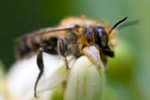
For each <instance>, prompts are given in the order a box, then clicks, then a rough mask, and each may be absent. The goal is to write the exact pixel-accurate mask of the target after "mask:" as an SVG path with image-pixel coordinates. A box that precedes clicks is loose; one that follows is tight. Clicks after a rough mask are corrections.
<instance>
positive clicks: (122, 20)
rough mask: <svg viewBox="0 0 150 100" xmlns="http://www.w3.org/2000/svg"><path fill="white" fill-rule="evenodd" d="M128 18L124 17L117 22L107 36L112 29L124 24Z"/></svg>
mask: <svg viewBox="0 0 150 100" xmlns="http://www.w3.org/2000/svg"><path fill="white" fill-rule="evenodd" d="M127 18H128V17H124V18H123V19H121V20H120V21H118V22H117V23H116V24H115V25H114V26H113V27H112V28H111V29H110V31H109V32H108V34H110V33H111V32H112V30H113V29H115V28H116V27H117V26H118V25H119V24H120V23H122V22H124V21H125V20H126V19H127Z"/></svg>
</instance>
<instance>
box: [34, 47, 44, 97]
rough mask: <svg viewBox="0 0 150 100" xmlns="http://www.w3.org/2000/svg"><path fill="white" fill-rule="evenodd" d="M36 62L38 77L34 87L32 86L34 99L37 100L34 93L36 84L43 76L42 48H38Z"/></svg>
mask: <svg viewBox="0 0 150 100" xmlns="http://www.w3.org/2000/svg"><path fill="white" fill-rule="evenodd" d="M36 62H37V65H38V68H39V70H40V72H39V74H38V77H37V79H36V82H35V86H34V97H35V98H37V97H38V96H37V93H36V89H37V85H38V82H39V80H40V78H41V76H42V74H43V71H44V70H43V69H44V63H43V48H40V49H39V53H38V55H37V59H36Z"/></svg>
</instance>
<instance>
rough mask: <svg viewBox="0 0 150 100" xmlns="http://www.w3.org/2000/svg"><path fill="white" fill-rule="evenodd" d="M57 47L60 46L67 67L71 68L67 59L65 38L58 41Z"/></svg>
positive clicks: (59, 49)
mask: <svg viewBox="0 0 150 100" xmlns="http://www.w3.org/2000/svg"><path fill="white" fill-rule="evenodd" d="M57 47H58V52H59V54H60V55H61V56H63V57H64V61H65V65H66V69H69V66H68V61H67V58H66V54H65V53H66V51H67V44H66V41H65V40H64V39H61V38H59V39H58V42H57Z"/></svg>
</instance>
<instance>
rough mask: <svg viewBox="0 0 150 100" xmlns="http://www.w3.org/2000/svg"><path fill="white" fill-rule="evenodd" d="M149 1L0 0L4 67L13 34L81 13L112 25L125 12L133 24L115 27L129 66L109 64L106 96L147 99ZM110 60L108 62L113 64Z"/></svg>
mask: <svg viewBox="0 0 150 100" xmlns="http://www.w3.org/2000/svg"><path fill="white" fill-rule="evenodd" d="M149 4H150V0H12V1H11V0H9V1H8V0H5V1H4V0H3V1H1V3H0V12H1V14H0V29H1V30H0V60H1V61H2V62H3V63H4V65H5V69H6V70H7V69H8V68H9V67H10V66H11V64H12V63H13V62H15V53H14V45H15V44H14V40H15V38H17V37H18V36H20V35H22V34H24V33H27V32H30V31H32V30H36V29H40V28H42V27H48V26H54V25H57V23H58V22H59V21H60V20H61V19H63V18H65V17H68V16H79V15H81V14H85V15H86V16H88V17H90V18H95V19H99V20H104V21H105V20H106V21H108V22H109V23H110V24H111V25H114V23H116V21H118V20H120V19H121V18H122V17H124V16H128V18H129V19H128V20H130V21H132V20H135V19H137V20H139V23H138V24H137V25H134V26H128V27H126V28H124V29H122V30H119V37H120V38H121V39H122V40H124V41H126V42H127V46H126V48H125V49H124V50H123V51H125V52H121V53H119V54H123V57H125V58H126V57H127V58H126V60H123V59H121V61H122V62H124V64H128V63H129V66H128V65H125V66H127V67H124V66H122V65H118V66H117V67H110V71H108V76H107V77H108V82H107V85H108V89H107V90H106V91H108V92H107V94H106V95H107V96H106V99H107V100H141V99H142V100H150V45H149V43H150V41H149V38H150V33H149V30H150V28H149V27H150V12H149V11H148V10H149V9H150V5H149ZM129 45H130V46H129ZM128 58H129V59H128ZM118 60H120V59H118ZM114 61H115V60H114ZM114 61H113V60H111V62H112V66H116V65H115V64H114V65H113V62H114ZM126 61H127V62H126ZM130 63H131V64H130ZM131 65H132V67H131ZM122 76H123V77H122Z"/></svg>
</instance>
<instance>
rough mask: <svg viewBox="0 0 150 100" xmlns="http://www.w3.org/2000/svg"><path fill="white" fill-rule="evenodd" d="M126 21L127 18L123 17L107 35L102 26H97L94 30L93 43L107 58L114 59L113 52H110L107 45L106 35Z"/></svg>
mask: <svg viewBox="0 0 150 100" xmlns="http://www.w3.org/2000/svg"><path fill="white" fill-rule="evenodd" d="M126 19H127V17H124V18H123V19H121V20H120V21H118V22H117V23H116V24H115V25H114V26H113V27H112V28H111V29H110V31H109V32H108V33H107V32H106V30H105V28H104V27H103V26H98V27H96V28H95V29H94V38H95V43H96V44H98V45H99V46H100V48H101V49H102V52H103V53H104V54H105V55H107V56H109V57H114V52H113V51H112V50H111V48H110V46H109V44H108V41H109V39H108V35H109V34H111V32H112V30H114V29H115V28H116V27H117V26H118V25H119V24H120V23H122V22H124V21H125V20H126Z"/></svg>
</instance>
